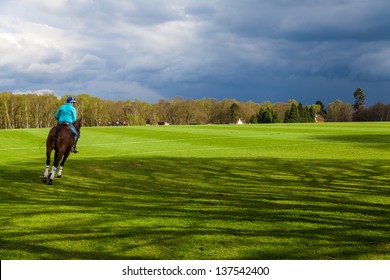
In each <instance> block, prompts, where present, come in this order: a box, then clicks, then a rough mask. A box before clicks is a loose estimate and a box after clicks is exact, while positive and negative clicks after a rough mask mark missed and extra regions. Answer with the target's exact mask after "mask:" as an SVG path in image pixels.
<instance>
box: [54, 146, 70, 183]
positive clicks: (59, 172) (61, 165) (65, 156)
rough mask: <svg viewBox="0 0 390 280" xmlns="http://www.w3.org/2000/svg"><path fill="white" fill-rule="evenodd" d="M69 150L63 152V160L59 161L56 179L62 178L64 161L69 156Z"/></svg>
mask: <svg viewBox="0 0 390 280" xmlns="http://www.w3.org/2000/svg"><path fill="white" fill-rule="evenodd" d="M70 150H71V149H68V150H67V151H66V152H65V154H64V157H63V159H62V161H61V163H60V168H59V170H58V173H57V177H58V178H61V177H62V169H63V168H64V165H65V161H66V159H67V158H68V156H69V154H70Z"/></svg>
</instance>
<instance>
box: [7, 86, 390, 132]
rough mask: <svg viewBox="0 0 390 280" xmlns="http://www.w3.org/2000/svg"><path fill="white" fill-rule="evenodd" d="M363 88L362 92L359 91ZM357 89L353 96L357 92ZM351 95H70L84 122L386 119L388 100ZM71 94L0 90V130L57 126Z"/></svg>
mask: <svg viewBox="0 0 390 280" xmlns="http://www.w3.org/2000/svg"><path fill="white" fill-rule="evenodd" d="M360 91H361V92H360ZM356 92H357V94H356ZM356 92H355V93H354V96H355V100H356V102H355V104H350V103H343V102H342V101H341V100H336V101H334V102H331V103H329V104H328V106H327V108H325V106H324V105H323V103H322V102H321V101H317V102H316V103H314V104H311V105H309V106H303V105H302V103H298V102H297V101H296V100H289V101H288V102H287V103H283V102H277V103H271V102H269V101H265V102H263V103H261V104H259V103H255V102H252V101H249V102H240V101H237V100H234V99H224V100H221V101H218V100H216V99H214V98H202V99H199V100H193V99H190V98H188V99H184V98H182V97H176V98H172V99H167V100H160V101H158V102H157V103H154V104H151V103H148V102H143V101H138V100H126V101H112V100H103V99H101V98H99V97H95V96H91V95H89V94H80V95H76V96H74V97H75V98H76V100H77V103H76V105H75V106H76V109H77V113H78V116H79V117H81V118H82V125H83V126H99V125H145V124H151V125H154V124H159V123H160V124H163V123H169V124H173V125H188V124H229V123H236V122H237V121H238V120H239V119H241V121H242V122H244V123H278V122H286V123H291V122H315V121H316V120H318V118H320V119H324V120H325V121H329V122H349V121H389V120H390V104H384V103H381V102H377V103H376V104H375V105H373V106H365V105H364V98H365V94H364V92H363V91H362V90H361V89H358V90H357V91H356ZM68 96H69V95H66V96H63V97H61V98H58V97H57V96H56V95H55V94H45V95H37V94H13V93H11V92H2V93H0V129H15V128H42V127H51V126H53V125H55V124H56V120H55V119H54V113H55V111H56V110H57V109H58V107H59V106H60V105H62V104H64V103H65V101H66V98H67V97H68Z"/></svg>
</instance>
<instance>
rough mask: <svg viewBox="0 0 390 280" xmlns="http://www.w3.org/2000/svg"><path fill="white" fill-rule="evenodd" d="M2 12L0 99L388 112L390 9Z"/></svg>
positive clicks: (35, 5) (376, 4)
mask: <svg viewBox="0 0 390 280" xmlns="http://www.w3.org/2000/svg"><path fill="white" fill-rule="evenodd" d="M20 2H23V3H20V5H17V6H16V5H14V4H13V3H12V1H2V2H1V3H0V51H1V53H2V54H6V55H4V56H2V58H0V70H1V71H0V73H1V74H0V89H1V90H23V91H27V90H39V89H47V88H49V89H52V90H54V91H55V92H57V93H58V94H64V93H67V92H74V93H80V92H88V93H90V94H92V95H98V96H101V97H103V98H107V99H109V98H112V99H134V98H137V99H142V100H147V101H157V100H158V99H159V98H170V97H174V96H176V95H180V96H183V97H189V98H201V97H215V98H218V99H222V98H236V99H238V100H242V101H246V100H253V101H257V102H262V101H264V100H270V101H272V102H276V101H287V100H288V99H290V98H294V99H297V100H299V101H302V102H304V103H310V102H315V101H316V100H318V99H321V100H323V101H324V102H325V103H326V102H330V101H334V100H335V99H342V100H344V101H348V102H351V101H352V99H353V97H352V93H353V92H354V90H355V89H356V88H357V87H363V89H364V90H365V91H366V92H367V95H368V98H367V101H368V102H376V101H378V100H381V101H383V102H390V94H389V90H388V89H389V88H388V85H389V81H390V35H389V34H388V30H389V28H390V19H389V17H388V16H387V14H386V13H387V11H389V9H390V2H388V1H380V0H374V1H367V0H354V1H353V0H344V1H321V0H318V1H313V0H310V1H309V0H301V1H296V0H294V1H288V0H272V1H271V0H268V1H266V0H264V1H260V0H243V1H223V0H212V1H191V0H187V1H182V0H174V1H168V0H166V1H163V0H154V1H127V0H126V1H125V0H117V1H103V0H52V1H43V0H23V1H20Z"/></svg>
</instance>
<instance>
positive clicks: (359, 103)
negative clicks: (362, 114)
mask: <svg viewBox="0 0 390 280" xmlns="http://www.w3.org/2000/svg"><path fill="white" fill-rule="evenodd" d="M353 96H354V97H355V104H354V105H353V108H354V109H355V111H360V109H362V107H363V106H364V103H365V100H366V94H365V93H364V91H363V90H362V89H361V88H358V89H357V90H356V91H355V92H354V93H353Z"/></svg>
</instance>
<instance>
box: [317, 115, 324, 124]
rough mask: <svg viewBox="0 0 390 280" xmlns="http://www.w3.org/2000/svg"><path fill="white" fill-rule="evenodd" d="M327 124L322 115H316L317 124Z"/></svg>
mask: <svg viewBox="0 0 390 280" xmlns="http://www.w3.org/2000/svg"><path fill="white" fill-rule="evenodd" d="M324 122H325V118H324V117H323V116H322V115H320V114H317V115H316V123H324Z"/></svg>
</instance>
